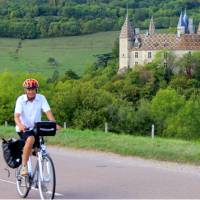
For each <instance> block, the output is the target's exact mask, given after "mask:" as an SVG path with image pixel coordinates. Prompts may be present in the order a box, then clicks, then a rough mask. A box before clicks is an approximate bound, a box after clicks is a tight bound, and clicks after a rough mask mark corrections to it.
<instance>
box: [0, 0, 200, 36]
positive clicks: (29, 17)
mask: <svg viewBox="0 0 200 200" xmlns="http://www.w3.org/2000/svg"><path fill="white" fill-rule="evenodd" d="M127 5H128V12H129V19H130V21H131V23H132V24H133V26H134V27H139V28H140V29H147V28H148V25H149V20H150V18H151V16H153V17H154V20H155V24H156V28H157V29H168V31H169V32H173V31H175V28H176V26H177V22H178V17H179V15H180V12H181V11H184V10H185V9H186V10H187V13H188V15H189V16H190V17H193V20H194V25H195V27H196V28H197V26H198V23H199V22H200V12H199V11H200V2H199V1H197V0H164V1H163V0H151V1H148V0H140V1H136V0H15V1H13V0H0V18H1V20H0V37H13V38H21V39H27V38H28V39H34V38H43V37H59V36H69V35H82V34H89V33H95V32H100V31H113V30H120V28H121V26H122V24H123V22H124V18H125V15H126V13H127Z"/></svg>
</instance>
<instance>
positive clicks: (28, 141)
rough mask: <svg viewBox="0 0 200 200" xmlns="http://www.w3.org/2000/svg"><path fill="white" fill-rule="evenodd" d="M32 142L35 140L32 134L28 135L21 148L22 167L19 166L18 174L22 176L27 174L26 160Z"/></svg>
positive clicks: (30, 150)
mask: <svg viewBox="0 0 200 200" xmlns="http://www.w3.org/2000/svg"><path fill="white" fill-rule="evenodd" d="M34 142H35V138H34V136H29V137H28V138H27V139H26V142H25V145H24V148H23V155H22V168H21V172H20V174H21V175H22V176H26V175H28V167H27V162H28V159H29V156H30V154H31V152H32V147H33V144H34Z"/></svg>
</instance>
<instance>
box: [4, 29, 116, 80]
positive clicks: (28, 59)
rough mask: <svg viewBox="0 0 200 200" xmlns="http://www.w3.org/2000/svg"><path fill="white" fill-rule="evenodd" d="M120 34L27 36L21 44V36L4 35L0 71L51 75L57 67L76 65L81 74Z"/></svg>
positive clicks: (63, 68) (110, 46)
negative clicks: (8, 36) (59, 36)
mask: <svg viewBox="0 0 200 200" xmlns="http://www.w3.org/2000/svg"><path fill="white" fill-rule="evenodd" d="M117 37H118V32H102V33H96V34H91V35H84V36H72V37H61V38H48V39H35V40H23V41H21V44H20V40H19V39H8V38H0V71H4V70H10V71H25V72H41V73H42V74H44V75H46V76H51V75H52V73H53V72H54V70H58V71H59V72H60V73H63V72H65V71H67V70H69V69H72V70H74V71H75V72H76V73H78V74H79V75H81V74H82V73H83V72H84V69H85V68H86V67H87V66H88V65H90V64H92V63H93V62H94V61H95V55H98V54H102V53H108V52H111V50H112V47H113V43H114V41H115V40H116V39H117ZM18 47H21V48H18ZM49 58H53V59H49ZM52 60H53V61H55V62H50V61H52Z"/></svg>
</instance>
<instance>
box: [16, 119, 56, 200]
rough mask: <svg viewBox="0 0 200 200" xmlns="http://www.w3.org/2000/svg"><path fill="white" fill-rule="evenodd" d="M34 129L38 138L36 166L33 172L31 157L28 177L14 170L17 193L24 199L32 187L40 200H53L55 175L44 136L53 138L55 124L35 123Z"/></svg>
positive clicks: (30, 158)
mask: <svg viewBox="0 0 200 200" xmlns="http://www.w3.org/2000/svg"><path fill="white" fill-rule="evenodd" d="M35 127H36V128H35V129H34V132H35V134H37V135H38V136H39V149H38V151H37V152H36V164H35V168H34V170H33V163H32V156H29V160H28V176H21V175H20V169H21V166H19V167H18V168H17V169H16V185H17V192H18V194H19V196H20V197H22V198H26V197H27V195H28V194H29V192H30V190H31V188H32V187H35V188H39V194H40V198H41V199H53V198H54V195H55V189H56V175H55V168H54V164H53V161H52V159H51V157H50V155H49V154H48V153H47V150H46V146H45V144H44V138H43V137H44V136H53V135H55V133H56V123H54V122H37V123H36V126H35Z"/></svg>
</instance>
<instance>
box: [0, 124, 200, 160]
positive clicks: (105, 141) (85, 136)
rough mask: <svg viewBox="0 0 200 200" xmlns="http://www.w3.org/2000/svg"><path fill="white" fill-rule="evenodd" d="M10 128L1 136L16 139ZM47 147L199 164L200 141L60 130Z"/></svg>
mask: <svg viewBox="0 0 200 200" xmlns="http://www.w3.org/2000/svg"><path fill="white" fill-rule="evenodd" d="M14 132H15V131H14V128H13V127H8V128H4V127H0V137H7V138H8V137H13V136H15V137H16V134H15V133H14ZM47 142H48V144H51V145H57V146H63V147H72V148H82V149H90V150H99V151H106V152H113V153H117V154H120V155H125V156H139V157H142V158H146V159H156V160H162V161H174V162H181V163H191V164H200V141H184V140H176V139H166V138H165V139H164V138H158V137H155V139H151V138H150V137H138V136H131V135H117V134H114V133H104V132H101V131H90V130H85V131H81V130H73V129H63V130H61V131H60V132H59V133H58V134H57V135H56V136H55V137H48V138H47Z"/></svg>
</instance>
